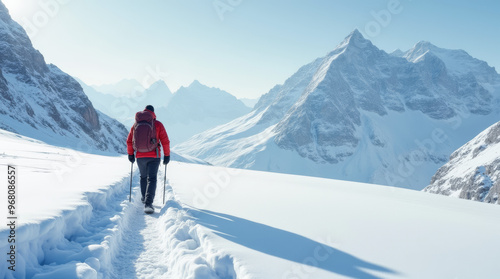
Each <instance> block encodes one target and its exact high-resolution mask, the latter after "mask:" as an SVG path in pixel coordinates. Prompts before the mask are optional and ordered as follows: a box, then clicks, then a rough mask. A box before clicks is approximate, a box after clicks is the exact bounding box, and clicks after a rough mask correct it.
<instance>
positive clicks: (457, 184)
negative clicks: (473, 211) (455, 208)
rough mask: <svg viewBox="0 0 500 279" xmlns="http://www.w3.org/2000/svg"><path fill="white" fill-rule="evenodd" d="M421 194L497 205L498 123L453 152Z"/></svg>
mask: <svg viewBox="0 0 500 279" xmlns="http://www.w3.org/2000/svg"><path fill="white" fill-rule="evenodd" d="M424 191H426V192H430V193H436V194H441V195H447V196H455V197H459V198H462V199H468V200H474V201H481V202H486V203H494V204H500V201H499V195H500V122H498V123H496V124H494V125H493V126H491V127H489V128H488V129H486V130H485V131H483V132H482V133H480V134H479V135H478V136H476V137H475V138H474V139H472V140H471V141H469V142H468V143H466V144H465V145H464V146H462V147H460V148H459V149H458V150H456V151H455V152H453V154H452V155H451V156H450V161H449V162H448V163H446V164H445V165H444V166H443V167H441V168H440V169H439V170H438V171H437V172H436V174H435V175H434V176H433V177H432V180H431V184H430V185H429V186H427V187H426V188H425V189H424Z"/></svg>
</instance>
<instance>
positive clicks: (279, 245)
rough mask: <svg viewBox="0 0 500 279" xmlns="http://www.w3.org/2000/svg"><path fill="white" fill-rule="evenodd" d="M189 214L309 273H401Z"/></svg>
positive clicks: (259, 229) (243, 223) (309, 243)
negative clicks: (324, 271)
mask: <svg viewBox="0 0 500 279" xmlns="http://www.w3.org/2000/svg"><path fill="white" fill-rule="evenodd" d="M189 212H190V213H191V215H192V216H193V217H194V218H195V219H197V222H198V223H200V224H202V225H204V226H206V227H208V228H210V229H212V230H213V231H214V232H215V234H217V235H218V236H220V237H222V238H225V239H227V240H229V241H232V242H235V243H238V244H240V245H243V246H245V247H248V248H250V249H253V250H256V251H259V252H262V253H265V254H268V255H271V256H275V257H279V258H282V259H286V260H289V261H291V262H294V263H296V264H301V265H306V267H305V269H307V270H310V267H316V268H320V269H323V270H326V271H330V272H332V273H335V274H338V275H343V276H348V277H353V278H362V279H372V278H379V277H377V276H375V275H372V274H370V273H368V272H369V271H372V272H377V273H386V274H393V275H395V274H399V273H398V272H396V271H394V270H391V269H389V268H386V267H383V266H380V265H377V264H373V263H370V262H367V261H364V260H361V259H359V258H357V257H355V256H352V255H350V254H348V253H346V252H342V251H340V250H338V249H336V248H333V247H331V246H329V245H327V244H325V243H320V242H317V241H314V240H312V239H310V238H307V237H304V236H301V235H298V234H295V233H292V232H288V231H285V230H282V229H278V228H273V227H270V226H267V225H264V224H260V223H256V222H252V221H250V220H247V219H242V218H239V217H236V216H231V215H227V214H222V213H217V212H212V211H208V210H198V209H191V210H190V211H189ZM290 267H291V268H292V266H290Z"/></svg>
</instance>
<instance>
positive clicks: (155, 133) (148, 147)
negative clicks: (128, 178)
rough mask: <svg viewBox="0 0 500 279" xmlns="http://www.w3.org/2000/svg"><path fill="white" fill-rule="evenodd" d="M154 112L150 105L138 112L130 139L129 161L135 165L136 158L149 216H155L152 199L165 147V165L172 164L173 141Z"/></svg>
mask: <svg viewBox="0 0 500 279" xmlns="http://www.w3.org/2000/svg"><path fill="white" fill-rule="evenodd" d="M154 111H155V109H154V107H153V106H152V105H148V106H146V108H145V109H144V111H140V112H138V113H137V114H136V115H135V123H134V125H133V126H132V128H131V129H130V133H129V134H128V137H127V153H128V160H129V161H130V162H131V163H132V164H133V163H134V162H135V158H136V157H137V165H138V166H139V171H140V173H141V194H142V197H141V201H142V203H144V212H145V213H148V214H151V213H154V208H153V200H154V198H155V192H156V175H157V173H158V168H159V166H160V158H161V157H160V156H161V147H162V146H163V164H164V165H166V164H168V162H170V140H169V139H168V135H167V131H166V130H165V127H164V126H163V124H162V123H161V122H160V121H158V120H156V114H155V112H154ZM134 152H135V156H134Z"/></svg>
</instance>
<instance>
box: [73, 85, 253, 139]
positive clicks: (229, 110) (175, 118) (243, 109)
mask: <svg viewBox="0 0 500 279" xmlns="http://www.w3.org/2000/svg"><path fill="white" fill-rule="evenodd" d="M80 84H81V85H82V87H83V89H84V91H85V92H86V94H87V96H89V99H90V100H91V101H92V103H93V104H94V105H95V106H96V108H97V109H99V110H100V111H102V112H104V113H106V114H108V115H110V116H112V117H114V118H115V119H117V120H119V121H120V122H122V123H123V124H125V125H126V126H127V127H129V126H131V125H132V124H133V123H134V116H135V113H136V112H137V111H140V110H143V109H144V108H145V107H146V105H153V106H154V107H155V113H156V115H157V117H158V120H160V121H161V122H162V123H163V124H164V125H165V127H166V129H167V132H168V134H169V137H170V140H171V142H172V145H175V144H177V143H181V142H182V141H185V140H187V139H189V138H190V137H191V136H193V135H195V134H197V133H200V132H203V131H205V130H208V129H210V128H213V127H216V126H217V125H220V124H224V123H227V122H229V121H231V120H233V119H235V118H237V117H239V116H242V115H244V114H246V113H248V112H249V111H250V110H251V109H250V108H249V107H247V106H245V104H244V103H243V102H242V101H240V100H238V99H236V97H234V96H233V95H231V94H230V93H228V92H226V91H223V90H220V89H218V88H211V87H208V86H206V85H203V84H201V83H200V82H199V81H196V80H195V81H194V82H193V83H192V84H191V85H189V86H188V87H181V88H179V89H178V90H177V91H176V92H175V93H174V94H173V93H172V92H171V91H170V89H169V88H168V86H167V85H166V84H165V82H164V81H162V80H159V81H157V82H155V83H154V84H152V85H151V86H150V87H149V88H147V89H144V88H143V87H142V86H140V84H139V83H138V82H134V81H133V80H123V81H121V82H118V83H117V84H115V85H112V84H109V85H104V86H88V85H86V84H85V83H84V82H83V81H80ZM102 89H104V90H105V92H107V93H103V92H99V91H98V90H102Z"/></svg>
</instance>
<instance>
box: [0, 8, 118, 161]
mask: <svg viewBox="0 0 500 279" xmlns="http://www.w3.org/2000/svg"><path fill="white" fill-rule="evenodd" d="M0 100H1V102H0V120H1V123H0V128H2V129H6V130H9V131H12V132H16V133H20V134H23V135H26V136H30V137H33V138H37V139H40V140H43V141H46V142H49V143H51V144H57V145H61V146H71V147H72V148H74V149H79V150H85V151H100V152H102V151H106V152H113V153H116V152H119V153H124V152H125V151H124V150H125V146H124V144H123V141H122V139H123V138H124V137H126V132H127V131H126V129H125V127H124V126H123V125H121V124H120V123H118V122H117V121H115V120H113V119H111V118H109V117H106V116H104V115H102V114H101V113H99V112H97V111H96V110H95V109H94V107H93V106H92V103H91V102H90V101H89V99H88V98H87V97H86V96H85V94H84V93H83V90H82V88H81V86H80V85H79V84H78V82H76V81H75V80H74V79H73V78H72V77H70V76H69V75H67V74H66V73H64V72H62V71H61V70H60V69H59V68H57V67H56V66H54V65H47V64H46V63H45V60H44V58H43V56H42V54H40V53H39V52H38V51H37V50H35V49H34V48H33V46H32V44H31V41H30V40H29V38H28V36H27V34H26V32H25V31H24V30H23V29H22V28H21V26H20V25H19V24H17V23H16V22H14V21H13V20H12V19H11V17H10V16H9V14H8V11H7V9H6V8H5V6H4V5H3V4H2V3H0Z"/></svg>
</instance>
